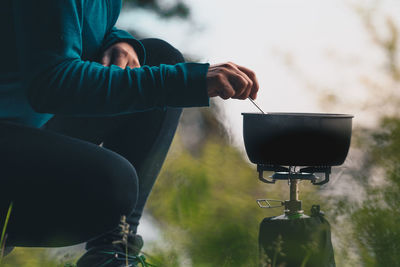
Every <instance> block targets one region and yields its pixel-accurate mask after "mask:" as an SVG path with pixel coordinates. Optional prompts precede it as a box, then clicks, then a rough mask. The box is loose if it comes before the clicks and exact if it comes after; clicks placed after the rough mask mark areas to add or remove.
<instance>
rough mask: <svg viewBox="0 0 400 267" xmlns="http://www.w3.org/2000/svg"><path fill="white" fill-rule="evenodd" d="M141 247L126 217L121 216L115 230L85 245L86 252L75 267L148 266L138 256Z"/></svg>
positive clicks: (139, 240)
mask: <svg viewBox="0 0 400 267" xmlns="http://www.w3.org/2000/svg"><path fill="white" fill-rule="evenodd" d="M142 247H143V239H142V237H141V236H140V235H136V234H133V233H132V232H131V231H130V230H129V224H128V223H127V222H126V217H125V216H122V218H121V222H120V224H119V226H118V228H117V229H116V230H114V231H112V232H110V233H108V234H106V235H104V236H103V237H100V238H97V239H95V240H93V241H89V242H88V243H87V244H86V249H87V252H86V253H85V254H84V255H83V256H82V257H81V258H80V259H79V260H78V262H77V267H134V266H135V267H136V266H148V265H147V264H146V262H145V258H144V256H139V252H140V250H141V249H142ZM139 263H140V264H141V265H138V264H139Z"/></svg>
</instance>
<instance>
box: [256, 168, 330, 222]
mask: <svg viewBox="0 0 400 267" xmlns="http://www.w3.org/2000/svg"><path fill="white" fill-rule="evenodd" d="M264 171H269V172H271V171H272V172H274V174H273V175H272V176H270V177H269V179H268V178H264ZM257 172H258V178H259V179H260V181H262V182H264V183H267V184H274V183H275V182H276V181H277V180H287V181H288V184H289V186H290V191H289V192H290V197H289V200H286V201H281V200H276V199H257V204H258V206H259V207H260V208H278V207H282V206H283V207H285V214H284V215H285V216H286V217H288V218H293V217H296V216H298V217H299V216H300V217H305V216H306V217H308V216H307V215H304V212H303V210H302V207H301V200H299V183H300V181H302V180H308V181H310V182H311V183H312V184H314V185H323V184H326V183H327V182H329V175H330V174H331V167H330V166H320V167H303V168H300V167H295V166H289V167H283V166H274V165H263V164H257ZM316 173H321V174H323V175H324V177H322V178H320V177H319V176H317V175H316Z"/></svg>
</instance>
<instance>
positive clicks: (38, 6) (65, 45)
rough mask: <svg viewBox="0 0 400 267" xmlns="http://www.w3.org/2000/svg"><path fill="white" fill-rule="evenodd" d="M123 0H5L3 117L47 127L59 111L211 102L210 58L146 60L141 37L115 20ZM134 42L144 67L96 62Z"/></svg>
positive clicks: (89, 112)
mask: <svg viewBox="0 0 400 267" xmlns="http://www.w3.org/2000/svg"><path fill="white" fill-rule="evenodd" d="M120 10H121V0H2V1H1V2H0V29H1V32H2V36H3V38H2V41H1V42H0V51H1V53H2V55H3V56H2V62H1V64H0V120H2V119H6V120H11V121H14V122H18V123H22V124H25V125H30V126H34V127H40V126H42V125H43V124H44V123H46V122H47V121H48V120H49V119H50V118H51V117H52V116H53V115H54V114H62V115H71V116H112V115H119V114H126V113H133V112H138V111H144V110H149V109H154V108H166V107H195V106H207V105H208V104H209V98H208V95H207V88H206V74H207V71H208V67H209V64H199V63H181V64H177V65H160V66H158V67H149V66H146V59H145V58H144V57H145V51H144V47H143V45H142V44H141V43H140V41H138V40H136V39H135V38H134V37H132V36H131V35H130V34H129V33H127V32H125V31H122V30H119V29H117V28H116V27H115V26H114V25H115V23H116V21H117V19H118V16H119V13H120ZM120 41H126V42H128V43H130V44H131V45H132V46H133V47H134V49H135V50H136V52H137V53H138V55H139V59H140V63H141V65H142V67H141V68H135V69H131V68H126V69H121V68H119V67H117V66H111V67H104V66H102V65H101V64H99V63H97V62H95V61H96V60H97V59H98V57H99V56H100V55H101V53H102V52H103V51H104V50H106V49H107V48H108V47H109V46H111V45H112V44H115V43H116V42H120Z"/></svg>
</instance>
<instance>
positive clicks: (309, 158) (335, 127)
mask: <svg viewBox="0 0 400 267" xmlns="http://www.w3.org/2000/svg"><path fill="white" fill-rule="evenodd" d="M242 115H243V137H244V144H245V147H246V152H247V155H248V156H249V159H250V161H251V162H253V163H255V164H266V165H283V166H337V165H341V164H342V163H343V162H344V160H345V159H346V156H347V152H348V150H349V146H350V139H351V126H352V118H353V116H352V115H346V114H322V113H266V114H261V113H242Z"/></svg>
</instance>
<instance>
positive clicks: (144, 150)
mask: <svg viewBox="0 0 400 267" xmlns="http://www.w3.org/2000/svg"><path fill="white" fill-rule="evenodd" d="M142 42H143V44H144V46H145V48H146V58H147V65H159V64H161V63H164V64H176V63H179V62H183V57H182V55H181V53H179V51H178V50H176V49H175V48H173V47H172V46H171V45H169V44H168V43H166V42H164V41H162V40H158V39H145V40H142ZM180 114H181V109H166V110H152V111H147V112H140V113H134V114H129V115H122V116H109V117H90V118H82V117H62V116H55V117H54V118H52V119H51V120H50V121H49V122H48V123H47V124H46V125H45V126H43V127H42V129H36V128H31V127H26V126H23V125H19V124H15V123H10V122H0V182H1V191H0V227H2V226H3V223H4V218H5V215H6V212H7V209H8V205H9V203H10V202H11V201H13V203H14V207H13V209H12V213H11V219H10V221H9V224H8V228H7V233H8V237H7V246H42V247H48V246H66V245H73V244H77V243H81V242H85V241H88V240H90V239H92V238H95V237H97V236H99V235H102V234H104V233H106V232H108V231H110V230H112V229H114V228H115V227H117V225H118V222H119V220H120V217H121V215H127V216H128V222H129V223H130V224H131V227H132V228H133V229H134V231H135V230H136V227H137V225H138V223H139V219H140V216H141V214H142V211H143V207H144V205H145V202H146V200H147V197H148V195H149V193H150V191H151V188H152V186H153V184H154V182H155V180H156V177H157V175H158V173H159V171H160V169H161V166H162V164H163V162H164V159H165V157H166V154H167V152H168V149H169V146H170V144H171V141H172V139H173V136H174V134H175V130H176V127H177V124H178V121H179V117H180ZM100 144H102V145H101V146H99V145H100Z"/></svg>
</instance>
